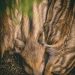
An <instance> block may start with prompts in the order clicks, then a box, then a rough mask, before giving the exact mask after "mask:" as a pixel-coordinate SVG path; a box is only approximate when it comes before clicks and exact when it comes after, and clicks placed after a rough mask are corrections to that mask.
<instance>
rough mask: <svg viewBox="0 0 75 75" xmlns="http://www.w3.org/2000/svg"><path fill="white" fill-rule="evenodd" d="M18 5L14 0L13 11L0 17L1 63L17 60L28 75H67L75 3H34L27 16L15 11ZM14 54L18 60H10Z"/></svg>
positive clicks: (64, 0) (73, 37) (67, 0)
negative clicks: (30, 14) (30, 12)
mask: <svg viewBox="0 0 75 75" xmlns="http://www.w3.org/2000/svg"><path fill="white" fill-rule="evenodd" d="M3 2H4V4H7V2H6V1H5V0H4V1H3ZM19 2H20V1H19V0H16V7H15V8H14V11H13V9H11V11H10V12H9V10H7V8H6V9H5V10H4V12H3V13H2V15H0V55H1V62H2V61H3V60H2V58H3V59H4V60H5V61H6V60H7V59H9V56H10V57H11V59H12V60H13V59H14V61H19V60H20V58H21V59H22V61H19V62H20V63H21V68H23V71H25V73H27V74H29V75H43V73H44V75H55V74H60V75H65V74H66V75H68V74H69V73H70V72H69V70H70V69H72V68H73V67H75V61H74V60H75V58H74V57H75V50H74V48H75V32H74V30H75V1H74V0H42V1H41V2H40V3H37V1H35V0H34V2H33V5H32V16H31V17H30V16H29V15H28V14H24V13H23V11H21V12H20V11H19V10H18V9H17V6H18V5H19ZM12 11H13V12H12ZM7 52H8V53H7ZM4 54H5V56H8V57H7V58H5V56H4ZM6 54H7V55H6ZM17 54H19V55H18V57H19V56H20V57H19V58H18V60H16V59H15V58H12V56H17ZM46 54H47V57H46ZM64 57H65V58H64ZM63 58H64V59H63ZM68 58H69V59H68ZM11 59H9V60H10V61H11ZM70 59H71V60H72V62H70ZM63 61H64V63H63ZM67 62H68V63H67ZM4 63H6V64H7V65H8V63H9V62H4ZM11 63H13V62H11ZM15 63H16V66H19V65H18V64H17V62H14V63H13V64H14V65H15ZM65 64H66V65H65ZM67 64H69V65H68V66H67ZM1 65H2V64H1ZM64 65H65V66H64ZM9 66H10V65H9ZM19 67H20V66H19ZM64 67H65V68H64ZM67 68H69V70H68V71H67ZM21 70H22V69H21ZM18 71H19V69H18ZM66 71H67V72H66ZM68 72H69V73H68ZM21 73H22V72H21ZM25 73H24V74H25ZM67 73H68V74H67ZM16 74H17V73H15V75H16ZM24 74H23V75H24ZM4 75H5V73H4Z"/></svg>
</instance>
